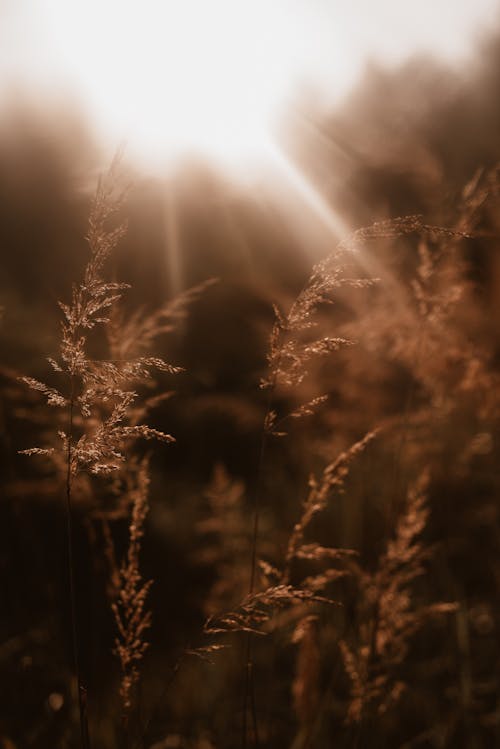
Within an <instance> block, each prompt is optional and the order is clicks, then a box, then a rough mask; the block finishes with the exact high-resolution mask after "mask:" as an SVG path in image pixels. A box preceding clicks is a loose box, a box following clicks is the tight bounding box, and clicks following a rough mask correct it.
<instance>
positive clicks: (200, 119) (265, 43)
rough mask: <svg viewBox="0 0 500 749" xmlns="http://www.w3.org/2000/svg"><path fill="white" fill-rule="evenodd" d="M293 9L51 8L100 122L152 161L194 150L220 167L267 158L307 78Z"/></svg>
mask: <svg viewBox="0 0 500 749" xmlns="http://www.w3.org/2000/svg"><path fill="white" fill-rule="evenodd" d="M293 6H294V3H293V2H291V3H290V2H288V3H286V2H272V3H268V2H266V1H265V0H254V1H253V2H252V3H248V2H238V0H210V2H199V1H197V0H183V2H168V1H167V2H155V1H154V0H143V1H142V2H140V3H139V2H130V1H129V2H123V0H122V1H121V2H119V0H88V2H87V3H85V4H83V3H82V4H80V3H78V4H75V3H67V2H66V1H65V0H51V2H50V3H49V7H50V10H51V11H52V12H51V17H50V27H51V32H52V35H53V38H54V43H55V44H56V45H57V47H58V49H59V51H60V53H62V54H63V56H64V58H65V59H66V61H67V65H69V67H70V69H71V75H72V76H73V77H74V79H75V85H76V86H77V88H78V89H80V90H83V93H84V98H85V99H86V102H87V105H88V106H89V107H90V109H91V112H92V118H93V120H94V121H95V122H97V123H98V126H99V128H100V129H101V130H104V132H105V133H106V134H107V136H108V137H109V139H110V140H114V141H116V140H117V137H120V138H124V139H126V140H127V142H128V143H129V147H130V148H131V149H132V151H135V152H137V151H139V152H140V155H141V157H142V158H143V159H145V160H146V161H149V162H154V161H157V160H158V159H160V160H163V161H164V160H169V159H171V158H172V157H174V158H175V156H176V154H180V153H182V152H184V153H185V152H186V151H189V150H191V151H195V152H202V153H204V154H208V155H210V156H213V157H215V159H216V160H222V161H228V160H233V159H234V158H237V159H240V158H242V157H248V158H249V159H253V158H256V157H258V156H259V155H261V154H262V153H263V151H264V150H265V148H266V145H267V143H268V140H269V137H270V131H271V129H272V120H273V116H274V115H275V114H276V108H277V107H278V106H279V105H280V104H282V103H283V99H284V97H285V96H286V92H287V91H288V90H289V88H290V85H291V84H292V83H293V82H294V81H296V80H297V76H298V75H299V74H300V73H301V72H302V70H303V64H304V60H303V59H302V60H301V49H302V42H301V28H300V24H299V23H298V19H295V18H294V14H293ZM304 52H305V50H304ZM150 165H151V164H150Z"/></svg>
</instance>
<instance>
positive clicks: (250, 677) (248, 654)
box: [242, 334, 284, 749]
mask: <svg viewBox="0 0 500 749" xmlns="http://www.w3.org/2000/svg"><path fill="white" fill-rule="evenodd" d="M281 335H282V334H281ZM283 343H284V341H283V339H282V340H281V343H280V348H279V355H278V364H277V366H276V368H275V371H274V373H273V377H272V381H271V383H270V386H269V391H268V396H267V407H266V414H265V417H264V425H263V429H262V436H261V441H260V451H259V460H258V464H257V483H256V486H255V492H254V501H253V532H252V551H251V568H250V583H249V586H248V593H249V595H251V594H252V593H253V591H254V588H255V576H256V568H257V543H258V539H259V521H260V506H261V493H262V481H263V472H264V458H265V454H266V449H267V443H268V440H269V434H268V431H267V427H266V425H267V423H268V419H269V415H270V413H271V409H272V404H273V397H274V391H275V389H276V384H277V379H278V370H279V365H280V361H281V355H282V351H283ZM249 697H250V707H251V711H252V726H253V733H254V743H255V746H256V747H257V749H258V747H259V746H260V742H259V730H258V721H257V709H256V702H255V684H254V669H253V659H252V633H251V632H247V635H246V642H245V686H244V692H243V719H242V749H246V748H247V734H248V723H247V707H248V700H249Z"/></svg>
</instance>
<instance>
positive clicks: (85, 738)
mask: <svg viewBox="0 0 500 749" xmlns="http://www.w3.org/2000/svg"><path fill="white" fill-rule="evenodd" d="M70 383H71V384H70V398H69V419H68V422H69V423H68V447H67V454H66V460H67V466H66V540H67V551H68V573H69V595H70V613H71V639H72V650H73V665H74V668H75V673H76V680H77V688H78V706H79V711H80V743H81V746H82V749H90V739H89V728H88V715H87V689H86V688H85V686H84V684H83V679H82V673H81V667H80V652H79V647H80V637H79V632H78V614H77V608H76V585H75V563H74V558H75V555H74V548H73V523H72V501H71V499H72V496H71V490H72V483H73V482H72V465H71V464H72V459H73V454H72V451H73V412H74V404H75V378H74V375H73V374H71V375H70Z"/></svg>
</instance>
